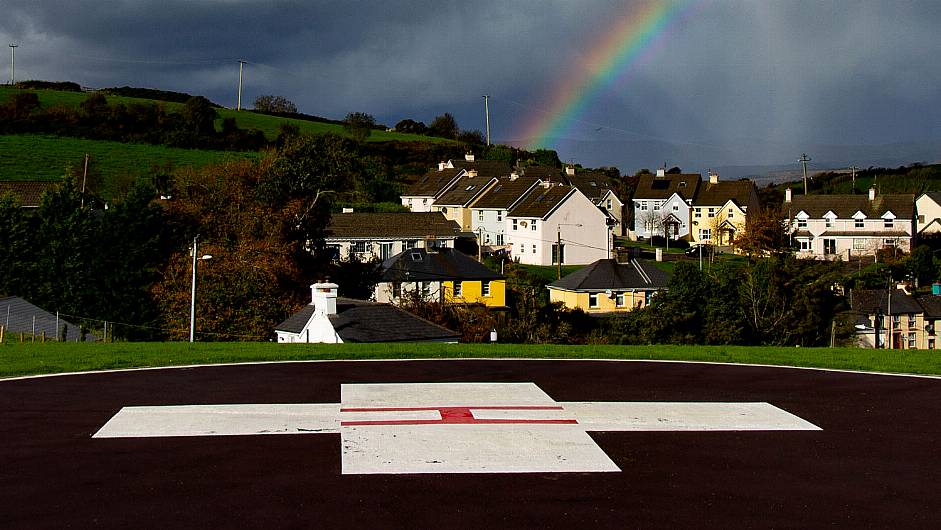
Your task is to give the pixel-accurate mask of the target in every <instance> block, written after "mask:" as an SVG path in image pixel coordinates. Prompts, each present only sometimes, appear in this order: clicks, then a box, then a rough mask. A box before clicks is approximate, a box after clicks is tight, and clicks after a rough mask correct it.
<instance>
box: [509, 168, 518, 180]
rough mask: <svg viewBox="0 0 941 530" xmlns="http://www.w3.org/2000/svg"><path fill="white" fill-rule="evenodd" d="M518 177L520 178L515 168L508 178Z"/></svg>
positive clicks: (514, 178)
mask: <svg viewBox="0 0 941 530" xmlns="http://www.w3.org/2000/svg"><path fill="white" fill-rule="evenodd" d="M518 178H520V174H519V173H517V172H516V171H515V170H514V171H513V172H512V173H510V180H516V179H518Z"/></svg>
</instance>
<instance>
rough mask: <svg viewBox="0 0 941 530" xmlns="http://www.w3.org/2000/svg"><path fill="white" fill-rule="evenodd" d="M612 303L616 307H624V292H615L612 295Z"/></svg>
mask: <svg viewBox="0 0 941 530" xmlns="http://www.w3.org/2000/svg"><path fill="white" fill-rule="evenodd" d="M614 305H616V306H618V307H624V293H621V292H619V293H615V295H614Z"/></svg>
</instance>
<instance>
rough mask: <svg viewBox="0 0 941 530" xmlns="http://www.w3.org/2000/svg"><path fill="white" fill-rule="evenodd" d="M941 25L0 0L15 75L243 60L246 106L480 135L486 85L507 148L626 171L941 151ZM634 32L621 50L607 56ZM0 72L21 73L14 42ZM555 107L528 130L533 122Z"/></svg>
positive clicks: (194, 73) (103, 79)
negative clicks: (451, 119)
mask: <svg viewBox="0 0 941 530" xmlns="http://www.w3.org/2000/svg"><path fill="white" fill-rule="evenodd" d="M645 13H646V14H649V13H654V15H653V16H649V17H648V18H647V19H644V16H645ZM657 13H659V14H660V15H662V16H659V17H658V16H656V14H657ZM625 20H627V21H632V20H633V21H639V22H638V23H636V24H634V25H633V26H632V25H630V24H625V23H624V21H625ZM938 27H941V2H938V1H937V0H928V1H917V0H911V1H910V0H835V1H820V0H808V1H800V0H774V1H763V0H677V1H672V0H620V1H618V0H578V1H573V0H474V1H467V0H463V1H452V0H399V1H396V0H386V1H382V2H379V1H356V0H345V1H340V0H333V1H317V0H305V1H287V0H284V1H282V0H160V1H154V0H95V1H87V0H4V2H3V4H2V5H0V43H16V44H17V46H18V47H17V48H16V49H15V54H16V55H15V76H16V79H17V80H24V79H43V80H63V81H66V80H67V81H74V82H77V83H79V84H81V85H82V86H85V87H91V88H100V87H113V86H125V85H129V86H138V87H149V88H159V89H164V90H174V91H181V92H187V93H191V94H198V95H205V96H207V97H208V98H210V99H211V100H213V101H215V102H216V103H219V104H221V105H224V106H228V107H234V106H235V105H236V100H237V95H238V77H239V63H238V61H239V60H240V59H241V60H244V61H246V62H247V63H246V65H245V69H244V77H243V93H242V102H243V106H245V107H250V106H251V103H252V102H253V101H254V98H255V97H256V96H258V95H263V94H274V95H282V96H285V97H287V98H288V99H290V100H291V101H293V102H295V103H296V104H297V106H298V109H299V110H300V111H301V112H304V113H308V114H314V115H318V116H323V117H327V118H333V119H342V118H343V117H344V116H345V115H346V114H347V113H349V112H366V113H369V114H372V115H373V116H375V117H376V119H377V120H378V121H379V122H380V123H384V124H386V125H389V126H393V125H395V123H396V122H398V121H399V120H402V119H406V118H409V119H414V120H417V121H423V122H425V123H430V122H431V120H433V119H434V117H435V116H438V115H440V114H443V113H445V112H450V113H451V114H453V115H454V116H455V118H456V119H457V122H458V125H459V126H460V127H461V128H462V129H477V130H481V131H485V130H486V115H485V112H484V99H483V97H482V96H483V95H485V94H486V95H489V96H490V98H489V107H490V120H491V136H492V139H493V141H494V142H495V143H506V144H511V145H518V146H526V147H531V148H532V147H546V148H550V149H556V150H557V151H558V152H559V156H560V157H561V158H562V159H563V160H564V161H572V162H575V163H580V164H582V165H585V166H591V167H598V166H617V167H619V168H620V169H621V171H622V172H623V173H633V172H634V171H635V170H637V169H639V168H641V167H647V168H651V167H659V166H661V165H664V164H665V165H667V166H670V167H672V166H674V165H680V166H681V167H683V168H684V170H690V171H702V172H704V171H705V170H706V169H707V168H710V167H725V166H769V165H781V166H788V165H792V166H795V167H796V166H797V159H798V158H799V157H800V155H801V153H802V152H806V153H807V154H808V156H810V157H811V158H812V159H813V160H814V162H813V163H812V165H813V164H819V165H821V166H825V165H827V164H830V165H834V166H835V165H840V164H856V165H859V166H861V167H867V166H868V165H880V164H881V165H890V164H891V165H896V164H897V165H901V164H907V163H910V162H936V161H939V160H941V68H939V67H938V66H939V60H938V59H937V58H938V57H941V38H938V37H937V34H936V29H937V28H938ZM645 31H646V33H644V32H645ZM632 39H633V40H632ZM632 42H633V43H634V44H633V48H629V49H628V51H629V52H630V53H627V54H626V55H625V56H623V57H621V58H620V60H619V61H615V60H614V59H613V58H612V56H611V55H605V50H606V47H608V48H610V47H611V46H612V43H614V45H617V44H618V43H620V45H622V47H625V46H629V45H631V43H632ZM8 50H9V49H8ZM0 72H2V74H0V75H2V76H3V79H4V81H9V75H10V56H9V54H8V56H7V60H6V61H0ZM599 72H603V73H604V75H601V74H600V73H599ZM566 86H568V87H569V88H568V89H567V90H568V93H567V94H568V99H565V98H561V99H560V97H559V96H558V94H559V93H560V91H562V88H561V87H566ZM575 103H577V105H575ZM553 121H555V122H556V127H554V128H552V130H551V132H549V133H548V135H547V136H545V137H536V136H535V134H534V131H540V129H539V128H538V127H536V126H535V125H534V124H538V123H540V122H542V123H552V122H553ZM548 129H549V127H548V126H545V127H543V129H542V130H541V132H546V131H547V130H548Z"/></svg>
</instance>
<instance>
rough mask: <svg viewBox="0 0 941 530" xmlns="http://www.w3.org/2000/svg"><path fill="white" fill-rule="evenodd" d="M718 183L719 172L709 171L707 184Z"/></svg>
mask: <svg viewBox="0 0 941 530" xmlns="http://www.w3.org/2000/svg"><path fill="white" fill-rule="evenodd" d="M718 183H719V174H718V173H716V172H715V171H712V170H710V171H709V184H718Z"/></svg>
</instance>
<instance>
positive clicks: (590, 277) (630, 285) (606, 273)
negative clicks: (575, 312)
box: [546, 259, 670, 313]
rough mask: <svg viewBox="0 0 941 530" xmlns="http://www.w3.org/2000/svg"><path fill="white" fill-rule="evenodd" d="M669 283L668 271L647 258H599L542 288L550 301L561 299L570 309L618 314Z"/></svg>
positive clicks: (641, 304) (645, 302)
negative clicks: (624, 259)
mask: <svg viewBox="0 0 941 530" xmlns="http://www.w3.org/2000/svg"><path fill="white" fill-rule="evenodd" d="M669 282H670V274H669V273H667V272H665V271H662V270H660V269H658V268H657V267H656V266H654V265H653V263H651V262H649V261H646V260H638V259H632V260H630V261H629V262H626V263H618V262H617V260H613V259H601V260H598V261H596V262H594V263H592V264H590V265H587V266H585V267H583V268H581V269H579V270H577V271H575V272H573V273H572V274H569V275H568V276H565V277H563V278H562V279H560V280H556V281H554V282H552V283H551V284H549V285H547V286H546V287H547V288H548V289H549V300H550V301H551V302H562V303H563V304H564V305H565V307H568V308H570V309H576V308H578V309H581V310H583V311H585V312H586V313H618V312H623V311H632V310H634V309H637V308H642V307H647V305H649V304H650V301H651V299H652V298H653V296H654V294H656V293H657V291H659V290H661V289H666V287H667V284H668V283H669Z"/></svg>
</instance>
